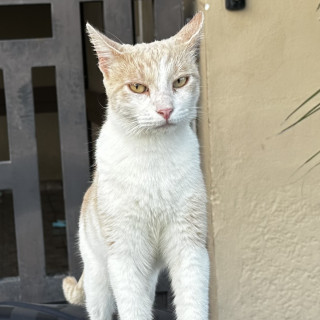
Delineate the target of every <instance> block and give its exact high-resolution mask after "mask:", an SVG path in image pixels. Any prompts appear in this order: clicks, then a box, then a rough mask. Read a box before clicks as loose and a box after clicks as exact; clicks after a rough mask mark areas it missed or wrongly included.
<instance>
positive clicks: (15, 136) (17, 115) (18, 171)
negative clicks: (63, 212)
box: [4, 53, 45, 301]
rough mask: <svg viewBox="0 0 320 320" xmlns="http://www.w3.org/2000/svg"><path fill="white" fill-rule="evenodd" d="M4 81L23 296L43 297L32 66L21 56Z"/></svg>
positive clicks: (30, 298)
mask: <svg viewBox="0 0 320 320" xmlns="http://www.w3.org/2000/svg"><path fill="white" fill-rule="evenodd" d="M13 54H14V53H13ZM7 75H8V76H7ZM9 75H10V76H9ZM4 82H5V87H6V91H5V97H6V102H7V117H8V118H7V119H8V134H9V144H10V159H11V161H12V164H11V166H12V182H11V184H12V187H13V195H14V216H15V229H16V239H17V250H18V266H19V275H20V279H21V298H22V299H23V300H25V301H41V298H42V296H43V293H44V289H45V282H44V281H45V258H44V242H43V230H42V215H41V204H40V190H39V175H38V160H37V145H36V138H35V121H34V108H33V97H32V82H31V68H28V67H27V66H25V65H24V61H23V59H22V60H21V59H19V58H18V57H17V59H16V64H14V65H13V64H12V65H10V70H8V69H5V70H4Z"/></svg>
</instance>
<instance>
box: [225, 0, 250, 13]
mask: <svg viewBox="0 0 320 320" xmlns="http://www.w3.org/2000/svg"><path fill="white" fill-rule="evenodd" d="M245 6H246V0H226V9H227V10H231V11H236V10H242V9H244V8H245Z"/></svg>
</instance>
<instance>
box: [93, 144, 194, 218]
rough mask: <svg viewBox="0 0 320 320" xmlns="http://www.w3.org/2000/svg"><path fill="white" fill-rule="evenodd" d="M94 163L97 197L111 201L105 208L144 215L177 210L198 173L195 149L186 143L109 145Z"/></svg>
mask: <svg viewBox="0 0 320 320" xmlns="http://www.w3.org/2000/svg"><path fill="white" fill-rule="evenodd" d="M97 160H98V161H97V171H98V174H99V185H100V187H101V188H100V195H101V197H102V198H103V197H105V199H106V201H112V204H111V203H109V207H110V208H111V209H112V208H116V207H120V206H126V208H125V210H129V211H130V210H133V211H135V210H137V211H145V212H148V214H152V213H154V214H160V213H166V212H171V213H172V212H174V211H176V210H178V208H179V207H180V206H181V204H182V202H183V201H184V198H187V197H188V195H189V192H190V189H192V188H194V187H195V186H194V183H193V182H194V180H195V178H196V175H197V174H198V171H199V170H197V166H198V159H197V146H196V145H192V144H190V141H189V142H188V141H185V142H183V141H181V142H180V144H179V143H177V145H176V146H175V145H171V146H170V147H166V146H165V145H163V144H160V145H158V146H157V145H155V144H154V145H151V146H150V145H149V146H148V145H144V146H139V145H137V146H135V147H134V146H132V145H131V146H130V145H128V146H127V148H126V147H125V146H123V145H122V146H121V145H113V146H110V148H109V149H108V152H107V153H106V154H105V156H104V155H103V154H100V157H99V158H98V159H97ZM107 199H108V200H107Z"/></svg>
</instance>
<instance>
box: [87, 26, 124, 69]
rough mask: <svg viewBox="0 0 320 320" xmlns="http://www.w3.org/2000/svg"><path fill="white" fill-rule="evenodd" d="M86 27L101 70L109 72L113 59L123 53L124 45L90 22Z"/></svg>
mask: <svg viewBox="0 0 320 320" xmlns="http://www.w3.org/2000/svg"><path fill="white" fill-rule="evenodd" d="M86 27H87V33H88V35H89V39H90V41H91V43H92V45H93V47H94V50H95V51H96V53H97V56H98V59H99V68H100V70H101V72H103V73H105V74H107V73H108V69H109V66H110V65H111V64H112V61H113V60H114V59H115V58H116V57H118V56H121V55H122V45H121V44H120V43H117V42H115V41H113V40H111V39H109V38H108V37H107V36H105V35H104V34H103V33H101V32H99V31H98V30H96V29H95V28H94V27H92V25H91V24H90V23H88V22H87V25H86Z"/></svg>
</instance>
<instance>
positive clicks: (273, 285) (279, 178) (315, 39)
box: [198, 0, 320, 320]
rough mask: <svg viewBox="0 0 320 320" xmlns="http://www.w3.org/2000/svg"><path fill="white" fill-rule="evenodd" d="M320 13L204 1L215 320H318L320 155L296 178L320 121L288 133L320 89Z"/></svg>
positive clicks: (313, 4)
mask: <svg viewBox="0 0 320 320" xmlns="http://www.w3.org/2000/svg"><path fill="white" fill-rule="evenodd" d="M318 3H319V1H318V0H309V1H305V0H296V1H294V2H292V1H289V0H283V1H278V0H269V1H251V0H247V8H246V9H245V10H244V11H238V12H230V11H227V10H226V9H225V7H224V1H223V0H208V1H205V0H198V7H199V9H202V10H204V11H205V15H206V26H205V37H204V45H203V50H202V55H201V67H202V77H203V94H202V104H203V115H202V120H201V126H200V136H201V141H202V153H203V157H204V169H205V171H206V176H207V182H208V190H209V195H210V203H209V207H210V208H209V209H210V214H212V215H210V219H212V221H210V228H211V230H210V231H211V234H210V235H209V246H210V250H211V260H212V282H211V283H212V290H211V301H212V319H218V320H237V319H239V320H240V319H241V320H249V319H254V320H262V319H266V320H267V319H268V320H270V319H273V320H277V319H279V320H280V319H281V320H284V319H290V320H294V319H297V320H298V319H299V320H300V319H314V320H316V319H319V315H320V166H318V167H316V168H315V169H313V170H312V171H311V172H309V173H307V172H308V170H309V169H310V168H311V167H312V166H313V165H315V164H316V163H317V161H320V157H318V159H313V161H311V162H310V163H309V164H308V165H307V166H306V167H304V168H303V169H302V170H299V171H298V173H297V174H294V175H293V173H294V172H295V170H296V169H297V168H298V167H299V166H300V165H301V164H302V163H303V162H304V161H305V160H306V159H308V158H309V157H310V156H311V155H313V154H314V153H315V152H316V151H318V150H319V149H320V125H319V124H320V113H317V114H315V115H314V116H312V117H311V118H310V119H308V120H306V121H303V122H302V123H301V124H300V125H298V126H296V127H295V128H293V129H292V130H289V131H288V132H287V133H285V134H282V135H277V133H278V132H279V131H280V130H281V129H283V128H285V124H283V121H284V119H285V118H286V116H287V115H289V114H290V112H291V111H293V110H294V109H295V107H297V106H298V105H299V104H300V103H301V102H303V101H304V100H305V99H306V98H307V97H309V96H310V95H311V94H312V93H313V92H315V91H316V90H317V89H319V88H320V60H319V57H320V21H319V17H320V12H319V11H316V9H317V6H318ZM205 9H207V10H205ZM319 100H320V99H318V101H315V100H314V101H312V102H310V103H309V104H308V105H307V106H306V107H304V108H303V110H302V111H301V112H300V113H298V114H297V116H295V117H294V119H297V118H298V116H299V115H300V116H301V115H302V114H304V113H305V112H306V110H307V109H308V108H310V107H312V106H313V105H315V104H316V103H317V102H319ZM294 119H293V120H294ZM292 122H293V121H291V122H290V121H289V122H288V124H290V123H292Z"/></svg>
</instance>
